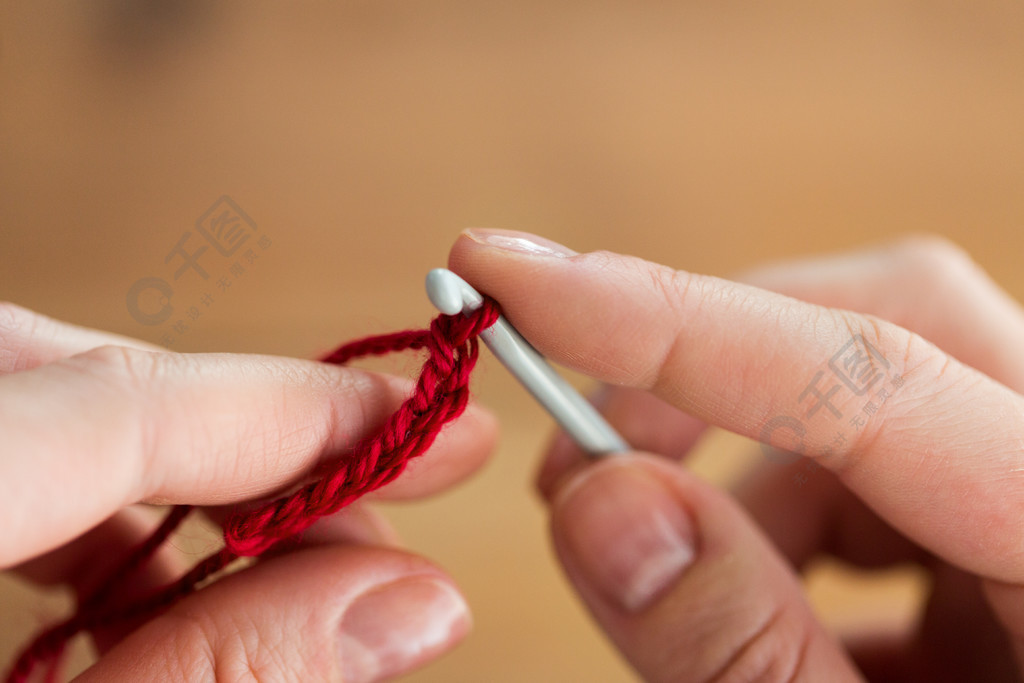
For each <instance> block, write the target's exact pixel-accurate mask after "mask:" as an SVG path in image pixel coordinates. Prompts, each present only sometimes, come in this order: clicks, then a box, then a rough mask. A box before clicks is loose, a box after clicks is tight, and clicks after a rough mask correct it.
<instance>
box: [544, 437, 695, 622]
mask: <svg viewBox="0 0 1024 683" xmlns="http://www.w3.org/2000/svg"><path fill="white" fill-rule="evenodd" d="M629 458H630V456H628V455H623V456H618V458H617V459H615V460H609V461H607V462H604V463H599V464H596V465H594V466H592V467H590V468H588V469H586V470H584V471H583V472H581V473H580V474H579V475H577V477H576V478H574V479H571V480H569V481H568V482H567V483H566V484H565V485H564V486H563V488H562V489H561V490H560V491H559V492H558V494H557V495H556V497H555V500H554V503H553V506H554V513H553V514H554V515H555V526H556V533H558V534H560V535H561V536H562V538H563V540H564V541H565V546H566V549H567V550H568V551H569V552H570V553H571V555H572V557H573V561H574V562H575V563H576V564H578V566H579V569H580V570H581V571H582V572H583V574H584V575H585V578H586V579H588V580H589V581H591V582H592V583H593V584H594V586H595V588H596V589H597V590H599V591H601V592H602V593H603V594H604V595H605V596H606V597H608V598H609V599H611V600H612V601H614V602H616V603H618V605H619V607H621V608H622V609H624V610H626V611H627V612H638V611H641V610H643V609H645V608H646V607H648V606H649V605H651V604H653V603H654V602H655V601H656V600H657V599H658V598H659V597H660V596H661V594H662V593H663V592H664V591H665V590H666V589H668V588H669V587H670V586H671V585H672V584H674V583H675V582H676V580H678V578H679V577H680V576H681V575H682V573H683V572H684V571H685V570H686V568H687V567H688V566H689V565H690V564H692V563H693V560H694V557H695V550H694V547H695V532H694V526H693V523H692V522H691V521H690V518H689V516H688V514H687V513H686V511H685V510H684V509H683V507H682V505H681V504H680V501H679V500H678V498H677V497H676V496H675V495H673V494H672V493H671V492H670V491H669V489H667V488H666V487H665V485H664V484H662V483H661V482H660V481H659V480H658V479H656V478H655V476H654V475H653V474H650V473H648V472H646V471H645V470H643V469H641V468H640V467H639V466H638V465H637V464H636V463H635V462H634V463H631V462H630V461H629Z"/></svg>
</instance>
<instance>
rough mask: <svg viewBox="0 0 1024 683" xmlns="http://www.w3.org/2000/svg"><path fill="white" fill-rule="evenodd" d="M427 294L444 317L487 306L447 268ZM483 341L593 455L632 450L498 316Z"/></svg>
mask: <svg viewBox="0 0 1024 683" xmlns="http://www.w3.org/2000/svg"><path fill="white" fill-rule="evenodd" d="M427 296H428V297H430V301H431V303H433V304H434V306H436V307H437V309H438V310H439V311H441V312H442V313H447V314H448V315H456V314H457V313H463V314H469V313H470V312H471V311H475V310H476V309H478V308H480V306H481V305H482V304H483V302H484V298H483V296H482V295H481V294H480V292H478V291H476V290H475V289H473V287H472V286H471V285H470V284H469V283H468V282H466V281H465V280H463V279H462V278H461V277H459V276H458V275H456V274H455V273H453V272H452V271H450V270H448V269H447V268H435V269H434V270H432V271H430V273H428V274H427ZM480 339H481V340H482V341H483V342H484V344H486V345H487V348H489V349H490V350H491V353H493V354H494V355H495V356H497V357H498V360H500V361H501V363H502V364H503V365H504V366H505V367H506V368H508V370H509V372H511V373H512V374H513V375H515V377H516V379H518V380H519V382H520V383H522V385H523V386H524V387H526V390H527V391H529V392H530V393H531V394H532V395H533V397H534V398H535V399H537V401H538V402H539V403H540V404H541V405H542V406H544V409H545V410H547V411H548V412H549V413H551V416H552V417H554V418H555V421H556V422H558V424H559V425H560V426H561V427H562V429H564V430H565V432H566V433H567V434H568V435H569V436H570V437H572V439H573V440H574V441H575V442H576V444H577V445H578V446H579V447H580V448H581V449H583V451H584V452H586V453H587V454H588V455H590V456H593V457H601V456H605V455H611V454H613V453H621V452H623V451H627V450H629V445H628V444H627V443H626V441H625V440H624V439H623V438H622V437H621V436H619V434H618V432H616V431H615V429H614V428H612V426H611V425H610V424H608V423H607V422H606V421H605V419H604V418H603V417H601V414H600V413H598V412H597V410H595V409H594V406H592V405H591V404H590V403H589V402H587V400H586V399H585V398H583V396H581V395H580V393H579V392H578V391H576V389H574V388H573V387H572V385H570V384H569V383H568V382H566V381H565V379H564V378H563V377H562V376H561V375H559V374H558V373H557V372H555V371H554V369H553V368H552V367H551V366H550V365H549V364H548V362H547V361H546V360H544V356H542V355H541V354H540V353H539V352H538V351H537V350H536V349H535V348H533V346H531V345H530V343H529V342H528V341H526V339H524V338H523V336H522V335H521V334H519V332H518V331H517V330H516V328H514V327H512V325H511V323H509V322H508V320H506V319H505V316H503V315H499V316H498V319H497V320H496V321H495V323H494V324H493V325H491V326H490V327H488V328H487V329H485V330H484V331H483V332H481V333H480Z"/></svg>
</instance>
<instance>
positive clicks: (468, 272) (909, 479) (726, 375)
mask: <svg viewBox="0 0 1024 683" xmlns="http://www.w3.org/2000/svg"><path fill="white" fill-rule="evenodd" d="M450 267H451V268H452V269H453V270H454V271H455V272H457V273H458V274H460V275H461V276H462V277H464V278H465V279H466V280H467V281H469V282H470V283H471V284H472V285H473V286H475V287H476V288H478V289H480V290H481V291H485V292H487V293H488V294H489V295H491V296H493V297H494V298H496V299H497V300H498V301H500V302H501V303H502V307H503V310H504V313H505V315H506V316H507V317H508V319H509V320H510V321H511V322H512V324H514V325H515V326H516V327H517V328H518V329H519V330H520V331H521V332H522V333H523V335H524V336H526V337H527V338H528V339H530V341H531V342H532V343H533V344H534V345H535V346H536V347H537V348H538V350H540V351H541V352H542V353H544V354H546V355H547V356H549V357H550V358H551V359H553V360H554V361H556V362H558V363H560V364H563V365H566V366H569V367H572V368H574V369H576V370H580V371H582V372H584V373H586V374H589V375H591V376H593V377H596V378H598V379H601V380H603V381H604V382H606V383H607V384H608V386H607V387H606V388H605V389H604V390H602V391H601V392H599V397H598V400H597V403H598V405H599V406H600V407H601V409H602V410H603V412H604V413H605V414H606V416H607V417H608V418H609V420H610V421H611V422H612V423H613V424H614V425H615V426H616V427H617V428H618V429H619V430H620V431H621V432H622V433H623V435H624V436H625V437H626V439H627V440H628V441H629V442H630V443H631V444H632V445H634V446H635V447H636V449H637V450H636V451H635V452H631V453H628V454H625V455H622V456H619V457H616V458H610V459H605V460H602V461H599V462H597V463H594V464H591V463H586V462H584V461H583V458H582V456H581V454H580V453H579V452H577V451H576V449H575V448H574V447H573V446H572V445H571V444H570V443H568V442H567V440H566V439H565V438H564V437H559V438H556V440H555V443H554V445H553V447H552V449H551V452H550V453H549V454H548V456H547V458H546V460H545V462H544V464H543V465H542V466H541V469H540V474H539V476H538V485H539V488H540V490H541V493H542V495H543V496H544V497H545V499H546V500H547V501H548V503H549V505H550V508H551V530H552V536H553V542H554V547H555V550H556V552H557V554H558V556H559V558H560V560H561V561H562V563H563V565H564V568H565V571H566V573H567V575H568V577H569V579H570V581H571V583H572V584H573V586H574V587H575V589H576V590H577V591H578V593H579V595H580V597H581V598H582V600H583V601H584V603H585V604H586V605H587V607H588V608H589V609H590V611H591V612H592V614H593V615H594V617H595V619H596V620H597V621H598V623H599V624H600V625H601V626H602V628H603V629H604V630H605V631H606V632H607V633H608V636H609V637H610V639H611V640H612V642H613V643H615V645H616V646H617V647H619V648H620V649H621V650H622V652H623V654H624V655H625V656H626V658H627V659H628V660H629V661H630V662H631V663H632V664H633V666H634V667H635V668H636V669H637V671H638V672H639V673H640V674H641V675H642V676H643V677H644V678H645V679H646V680H652V681H678V680H686V681H698V682H700V681H750V680H759V681H760V680H766V681H774V680H780V681H781V680H807V681H822V680H828V681H848V680H860V679H861V678H862V677H867V678H869V679H871V680H882V681H885V680H910V681H918V680H919V681H945V680H948V681H962V680H1017V679H1018V677H1019V676H1020V667H1021V663H1022V654H1024V591H1022V588H1021V587H1022V585H1024V544H1022V543H1021V541H1020V539H1021V538H1024V517H1022V516H1021V515H1020V510H1021V509H1024V436H1022V435H1024V398H1022V396H1021V394H1020V392H1021V391H1022V390H1024V361H1022V360H1021V357H1020V342H1021V340H1022V339H1024V314H1022V312H1021V309H1020V307H1019V306H1018V305H1017V304H1016V303H1015V302H1014V301H1012V300H1011V299H1010V298H1009V297H1008V296H1007V295H1006V294H1005V293H1003V292H1002V291H1001V290H999V288H998V287H997V286H995V285H994V284H993V283H992V282H991V281H990V280H989V279H988V278H987V277H986V276H985V275H984V273H982V272H981V271H980V269H979V268H978V267H977V266H976V265H975V264H973V263H972V262H971V260H970V258H969V257H967V256H966V255H965V254H964V253H963V252H962V251H961V250H959V249H958V248H956V247H955V246H953V245H951V244H948V243H946V242H944V241H942V240H939V239H934V238H926V237H920V238H911V239H905V240H903V241H900V242H898V243H895V244H889V245H883V246H881V247H875V248H871V249H868V250H865V251H862V252H856V253H851V254H844V255H838V256H831V257H826V258H821V259H817V260H811V261H803V262H795V263H789V264H780V265H778V266H773V267H767V268H765V269H762V270H759V271H757V272H752V273H748V274H745V275H743V276H741V277H740V278H738V280H740V281H737V282H733V281H727V280H721V279H718V278H712V277H707V276H701V275H696V274H691V273H687V272H683V271H677V270H673V269H671V268H668V267H665V266H661V265H658V264H655V263H650V262H647V261H643V260H640V259H637V258H632V257H628V256H622V255H618V254H612V253H607V252H597V253H588V254H577V253H576V252H574V251H572V250H571V249H568V248H566V247H563V246H561V245H557V244H555V243H552V242H550V241H548V240H545V239H543V238H540V237H536V236H532V235H529V234H526V233H514V232H509V231H487V230H472V231H467V232H466V233H464V234H463V236H462V237H460V239H459V240H458V242H457V243H456V244H455V246H454V248H453V250H452V252H451V256H450ZM551 292H558V296H557V297H551V296H550V293H551ZM857 335H859V339H861V340H862V341H861V342H858V343H860V344H861V345H862V347H863V344H864V343H867V344H870V345H871V347H872V348H873V349H875V350H876V351H877V352H878V353H879V354H880V355H881V356H882V357H883V358H884V359H886V362H887V363H888V364H889V365H888V367H887V368H886V370H885V377H884V380H883V382H884V383H883V384H881V385H878V386H886V387H887V388H888V389H887V393H886V394H884V395H882V394H878V393H877V390H873V391H872V393H871V394H870V395H863V396H858V395H855V393H854V392H853V391H851V390H844V391H837V392H835V393H834V394H833V395H831V398H830V400H831V403H832V404H833V407H834V408H835V411H836V413H838V414H840V415H842V416H843V418H844V419H843V421H841V422H840V421H839V420H838V417H836V416H835V415H830V413H829V411H828V409H822V414H820V415H817V417H814V416H813V414H811V413H810V409H811V408H812V407H813V403H814V399H813V395H808V394H807V393H805V390H806V387H807V386H808V385H809V383H812V381H813V378H815V377H818V380H819V381H822V378H823V377H825V374H824V373H826V372H829V365H828V362H829V359H830V358H833V357H834V356H835V355H836V354H837V353H838V352H839V350H840V349H842V348H844V344H846V343H847V342H848V341H850V340H851V339H854V338H855V337H856V336H857ZM878 367H881V366H880V365H879V366H878ZM819 371H821V372H822V373H823V374H822V375H821V376H817V375H816V373H817V372H819ZM896 376H899V377H900V378H901V379H900V380H899V384H898V385H897V384H894V383H893V378H894V377H896ZM885 383H888V384H885ZM820 388H821V390H822V391H824V389H825V388H826V386H825V385H824V384H822V385H821V387H820ZM879 396H881V397H882V398H878V397H879ZM869 398H870V399H872V401H873V402H874V403H875V405H873V407H872V408H873V409H871V411H870V413H869V412H865V411H866V410H868V409H865V408H863V406H864V405H865V403H866V401H867V400H868V399H869ZM778 416H788V417H792V418H797V419H799V420H800V422H801V424H802V426H803V433H802V434H801V435H799V436H800V437H801V438H796V437H797V436H798V435H797V434H796V433H795V431H794V430H776V431H772V430H768V431H767V432H766V431H765V429H766V426H770V425H771V424H773V423H772V422H771V420H773V418H776V417H778ZM851 416H862V417H863V421H862V422H861V423H860V424H859V425H858V426H856V427H854V426H851V423H849V422H848V420H849V419H850V417H851ZM707 425H716V426H719V427H723V428H725V429H728V430H731V431H734V432H737V433H740V434H744V435H746V436H750V437H753V438H758V437H764V436H765V435H766V434H767V436H768V438H769V440H770V441H771V442H772V444H773V445H775V446H777V447H780V448H784V449H786V450H793V451H796V453H782V452H779V451H768V452H769V454H771V455H772V457H771V458H767V459H766V460H765V462H764V464H763V466H761V467H760V468H759V469H758V470H757V471H755V472H754V473H753V474H752V475H751V477H750V478H749V479H748V480H747V481H745V482H743V484H742V485H741V486H740V487H739V488H738V489H737V490H736V491H732V492H725V491H720V490H717V489H715V488H714V487H712V486H710V485H709V484H707V483H706V482H703V481H701V480H699V479H697V478H696V477H695V476H693V475H691V474H690V473H688V472H687V470H686V469H685V467H682V466H680V465H679V464H678V462H677V461H678V460H680V459H685V457H686V453H687V452H688V450H689V448H690V447H691V446H692V444H693V443H694V441H695V440H696V438H697V437H698V436H699V435H700V433H701V431H702V430H703V429H705V428H706V426H707ZM837 431H842V432H843V434H844V438H843V439H842V440H841V441H837V440H836V439H835V434H836V433H837ZM800 456H804V457H800ZM808 473H810V475H808ZM800 475H803V476H810V477H811V478H810V483H809V484H808V485H807V486H805V487H802V488H798V487H797V486H796V485H795V484H794V477H796V476H800ZM819 554H831V555H834V556H837V557H839V558H841V559H843V560H845V561H848V562H851V563H854V564H856V565H859V566H864V567H881V566H886V565H889V564H894V563H900V562H907V561H913V562H918V563H920V564H922V565H923V566H924V567H926V568H927V569H928V570H929V571H930V572H931V573H932V577H933V591H932V595H931V597H930V600H929V603H928V605H927V607H926V610H925V615H924V618H923V620H922V622H921V624H920V626H919V628H918V630H917V632H916V633H914V634H912V636H911V637H910V638H909V639H905V640H901V641H898V642H897V641H893V640H891V639H887V638H888V636H884V635H882V634H880V635H879V637H878V638H875V639H872V638H867V639H862V640H861V641H859V642H858V643H842V642H839V641H838V640H837V639H836V638H835V637H833V636H832V635H831V634H830V633H828V632H826V630H825V629H824V628H823V627H822V626H821V625H820V624H819V623H818V622H817V621H816V619H815V617H814V615H813V614H812V612H811V610H810V609H809V608H808V606H807V603H806V600H805V599H804V597H803V594H802V589H801V586H800V581H799V573H800V570H801V569H802V568H803V567H804V566H805V565H806V563H807V562H808V560H809V559H810V558H812V557H814V556H816V555H819Z"/></svg>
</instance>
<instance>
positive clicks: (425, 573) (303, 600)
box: [76, 546, 470, 683]
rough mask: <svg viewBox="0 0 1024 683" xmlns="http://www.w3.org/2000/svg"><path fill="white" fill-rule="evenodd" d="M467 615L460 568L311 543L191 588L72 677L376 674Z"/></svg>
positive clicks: (459, 633)
mask: <svg viewBox="0 0 1024 683" xmlns="http://www.w3.org/2000/svg"><path fill="white" fill-rule="evenodd" d="M469 627H470V621H469V614H468V610H467V607H466V604H465V602H464V600H463V598H462V596H461V595H460V594H459V592H458V590H457V589H456V588H455V586H454V584H453V583H452V580H451V579H450V578H449V577H447V576H446V575H444V574H443V573H442V572H441V571H440V570H439V569H437V568H435V567H434V566H432V565H431V564H429V563H428V562H427V561H426V560H423V559H421V558H419V557H416V556H414V555H410V554H408V553H404V552H401V551H397V550H391V549H385V548H370V547H344V546H326V547H321V548H310V549H306V550H302V551H299V552H295V553H291V554H289V555H284V556H281V557H274V558H272V559H270V560H264V561H260V562H258V563H257V564H255V565H254V566H252V567H250V568H248V569H245V570H243V571H240V572H238V573H236V574H232V575H231V576H228V577H225V578H224V579H222V580H220V581H217V582H216V583H214V584H212V585H211V586H209V587H208V588H205V589H203V590H201V591H199V592H197V593H194V594H192V595H190V596H189V597H187V598H185V599H184V600H182V601H181V602H179V603H177V604H176V605H174V606H173V607H171V608H170V609H169V610H168V611H167V612H165V613H163V614H161V615H160V616H158V617H156V618H154V619H153V620H152V621H150V622H149V623H147V624H145V625H144V626H142V627H141V628H139V630H137V631H135V632H134V633H132V634H131V635H130V636H128V637H127V638H126V639H125V640H123V641H121V642H120V643H119V644H118V645H116V646H115V647H114V648H113V649H111V650H110V651H109V652H108V653H107V654H106V655H104V656H103V658H102V659H100V661H99V662H98V663H97V664H95V665H94V666H93V667H92V668H90V669H88V670H87V671H86V672H85V673H84V674H83V675H82V676H81V677H80V678H78V679H76V680H78V681H81V682H82V683H91V682H92V681H159V680H183V681H185V680H187V681H194V680H229V681H241V680H261V681H263V680H266V681H344V682H345V683H370V682H371V681H380V680H384V679H389V678H393V677H395V676H398V675H400V674H403V673H406V672H408V671H410V670H411V669H414V668H417V667H419V666H422V665H424V664H425V663H427V662H429V661H431V660H433V659H436V658H437V657H438V656H440V655H441V654H443V653H444V652H446V651H447V650H449V649H451V648H452V647H454V645H455V644H456V643H458V642H459V641H460V640H461V639H462V638H463V636H465V635H466V634H467V632H468V631H469Z"/></svg>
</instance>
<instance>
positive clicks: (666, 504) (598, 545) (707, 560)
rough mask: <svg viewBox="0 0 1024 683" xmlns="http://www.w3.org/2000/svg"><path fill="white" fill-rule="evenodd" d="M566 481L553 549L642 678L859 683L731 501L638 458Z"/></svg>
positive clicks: (610, 462) (675, 470) (790, 577)
mask: <svg viewBox="0 0 1024 683" xmlns="http://www.w3.org/2000/svg"><path fill="white" fill-rule="evenodd" d="M562 482H563V483H562V484H561V485H560V486H559V487H558V489H557V490H556V492H555V495H554V496H553V498H552V503H551V505H552V520H551V524H552V534H553V538H554V544H555V549H556V551H557V553H558V556H559V558H560V560H561V561H562V563H563V565H564V567H565V570H566V573H567V574H568V576H569V579H570V580H571V582H572V583H573V585H574V586H575V587H576V589H577V591H578V592H579V594H580V596H581V597H582V598H583V600H584V602H585V603H586V604H587V606H588V607H589V609H590V611H591V612H592V613H593V615H594V616H595V617H596V619H597V621H598V622H599V623H600V624H601V626H602V627H603V628H604V630H605V631H606V632H607V633H608V635H609V636H610V638H611V639H612V640H613V641H614V642H615V644H616V645H617V646H618V648H619V649H620V650H621V651H622V653H623V654H624V655H625V656H626V658H627V659H628V660H629V661H630V662H631V663H632V664H633V666H634V667H635V668H636V669H637V671H639V673H640V674H641V675H642V676H643V677H644V679H645V680H650V681H670V680H671V681H679V680H685V681H712V680H714V681H753V680H812V681H820V680H828V681H854V680H861V677H860V675H859V674H858V673H857V671H856V669H855V668H854V666H853V665H852V663H851V662H850V660H849V659H848V658H847V656H846V654H845V653H844V652H843V650H842V648H841V647H840V646H839V645H838V643H837V642H836V641H835V640H834V639H833V638H832V637H831V636H830V635H829V634H828V633H827V632H826V631H825V629H824V628H823V627H822V626H821V625H820V624H819V623H818V622H817V621H816V620H815V618H814V615H813V614H812V612H811V610H810V607H809V606H808V604H807V602H806V601H805V599H804V597H803V593H802V591H801V588H800V584H799V581H798V580H797V577H796V576H795V575H794V574H793V573H792V572H791V571H790V569H789V568H788V566H786V564H785V562H784V560H783V559H782V558H781V557H780V556H779V554H778V553H777V552H776V551H775V550H774V548H772V547H771V545H770V544H769V543H768V542H767V541H766V540H765V538H764V537H763V536H762V535H761V533H760V531H759V530H758V529H757V528H756V527H755V525H754V523H753V522H752V521H750V520H749V519H748V518H747V517H746V515H745V514H744V513H743V511H742V510H741V509H740V508H739V506H738V505H737V504H736V503H735V502H733V501H732V499H730V498H729V497H728V496H727V495H726V494H724V493H722V492H720V491H718V490H717V489H715V488H713V487H712V486H710V485H709V484H706V483H704V482H701V481H700V480H698V479H697V478H696V477H694V476H692V475H691V474H689V473H688V472H686V471H685V470H684V469H682V468H679V467H677V466H676V465H674V464H672V463H668V462H665V461H662V460H658V459H656V458H653V457H651V456H646V455H642V454H628V455H622V456H616V457H612V458H608V459H606V460H603V461H601V462H598V463H595V464H592V465H590V466H589V467H586V468H585V469H583V470H580V471H577V472H575V473H574V474H573V475H569V476H567V477H566V478H564V479H563V480H562Z"/></svg>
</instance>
